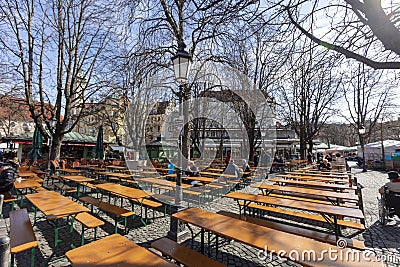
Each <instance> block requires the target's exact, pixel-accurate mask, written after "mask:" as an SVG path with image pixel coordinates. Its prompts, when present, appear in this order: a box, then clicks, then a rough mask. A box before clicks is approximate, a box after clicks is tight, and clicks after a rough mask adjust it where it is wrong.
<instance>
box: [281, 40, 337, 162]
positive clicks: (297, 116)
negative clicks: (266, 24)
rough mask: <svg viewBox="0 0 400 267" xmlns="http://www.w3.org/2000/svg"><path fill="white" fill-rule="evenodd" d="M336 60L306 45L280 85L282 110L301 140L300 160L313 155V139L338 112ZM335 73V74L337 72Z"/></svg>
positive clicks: (293, 59)
mask: <svg viewBox="0 0 400 267" xmlns="http://www.w3.org/2000/svg"><path fill="white" fill-rule="evenodd" d="M336 61H337V58H336V57H335V56H332V55H327V53H324V52H321V51H319V50H318V49H315V48H313V46H312V45H304V46H303V47H302V48H300V51H299V53H294V54H293V56H292V59H291V61H290V62H287V63H288V64H287V68H288V70H289V71H288V72H287V76H286V78H285V79H284V80H282V83H281V88H282V90H281V101H280V108H279V110H280V111H281V113H282V114H285V115H284V116H287V117H286V120H287V122H288V123H289V124H290V125H291V126H292V129H294V131H295V132H296V133H297V135H298V136H299V139H300V156H301V158H302V159H304V158H305V156H306V151H307V146H308V151H309V152H311V151H312V148H313V138H314V137H315V136H316V135H317V133H318V132H319V130H320V129H321V126H323V125H324V124H325V123H326V122H327V121H328V120H329V119H330V117H331V116H332V115H333V114H335V113H336V112H338V111H337V110H336V109H335V107H334V104H335V101H336V100H337V99H338V98H339V97H340V96H341V93H340V89H341V78H340V77H338V76H337V74H338V73H337V71H338V68H337V67H335V63H336ZM335 70H336V71H335Z"/></svg>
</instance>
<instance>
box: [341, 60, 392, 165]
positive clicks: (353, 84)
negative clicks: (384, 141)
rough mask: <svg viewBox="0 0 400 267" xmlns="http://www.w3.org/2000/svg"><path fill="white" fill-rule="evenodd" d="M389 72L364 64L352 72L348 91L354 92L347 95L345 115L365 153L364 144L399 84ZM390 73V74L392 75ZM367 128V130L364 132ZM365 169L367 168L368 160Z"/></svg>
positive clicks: (349, 73) (389, 103) (388, 106)
mask: <svg viewBox="0 0 400 267" xmlns="http://www.w3.org/2000/svg"><path fill="white" fill-rule="evenodd" d="M387 72H388V71H382V70H376V71H375V70H372V69H370V68H368V67H366V66H365V65H364V64H362V63H360V64H358V66H357V69H354V70H352V71H350V72H348V75H347V77H346V78H347V82H346V84H347V87H348V88H347V90H346V91H348V92H351V93H349V94H346V95H345V100H346V103H347V109H348V112H349V115H347V116H344V118H345V119H346V120H347V121H348V122H349V123H350V125H351V126H352V127H353V129H354V131H355V132H356V133H357V135H358V138H359V140H360V144H361V149H362V151H363V154H364V145H365V144H366V142H367V141H368V139H369V137H370V135H371V133H373V130H374V128H376V126H377V123H378V121H379V119H381V118H382V115H384V114H385V112H386V111H387V110H388V109H389V108H390V107H393V103H392V101H391V99H392V96H393V93H392V92H393V87H394V86H395V84H396V83H394V82H393V81H390V79H387V80H386V81H385V82H383V81H382V77H383V76H385V78H387V77H388V76H387ZM389 76H390V75H389ZM360 129H364V131H365V132H364V133H363V132H362V131H360ZM363 170H364V171H365V170H366V166H365V162H364V166H363Z"/></svg>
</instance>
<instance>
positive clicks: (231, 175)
mask: <svg viewBox="0 0 400 267" xmlns="http://www.w3.org/2000/svg"><path fill="white" fill-rule="evenodd" d="M200 174H201V175H207V176H213V177H226V178H236V176H235V175H233V174H225V173H214V172H200Z"/></svg>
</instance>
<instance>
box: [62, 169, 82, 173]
mask: <svg viewBox="0 0 400 267" xmlns="http://www.w3.org/2000/svg"><path fill="white" fill-rule="evenodd" d="M60 171H63V172H66V173H81V172H82V171H80V170H75V169H61V170H60Z"/></svg>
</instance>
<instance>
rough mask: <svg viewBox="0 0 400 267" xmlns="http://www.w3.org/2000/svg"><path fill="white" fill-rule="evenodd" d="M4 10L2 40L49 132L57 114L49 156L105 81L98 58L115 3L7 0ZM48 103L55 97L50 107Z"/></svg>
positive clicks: (38, 119) (35, 111)
mask: <svg viewBox="0 0 400 267" xmlns="http://www.w3.org/2000/svg"><path fill="white" fill-rule="evenodd" d="M0 12H1V17H2V20H1V21H0V28H1V29H2V32H3V33H4V34H2V35H1V36H0V44H1V46H2V47H3V48H4V49H5V51H6V53H7V56H8V57H9V58H10V61H9V62H10V65H11V67H12V69H13V71H15V72H16V73H18V74H19V75H20V76H19V77H20V79H19V83H20V85H21V86H22V87H23V88H24V95H25V100H26V104H27V105H28V107H29V111H30V114H31V116H32V118H33V120H34V121H35V123H36V124H37V125H38V126H39V128H40V130H41V132H42V134H43V135H45V136H48V135H49V133H48V132H47V131H46V129H45V127H44V126H43V124H42V123H44V124H45V125H46V126H47V129H50V125H49V119H50V118H51V117H53V118H55V119H56V120H57V124H56V127H55V129H52V131H51V132H50V135H52V137H53V150H52V151H51V155H50V157H51V159H56V158H58V157H59V154H60V147H61V142H62V139H63V136H64V135H65V134H66V133H67V132H69V131H71V130H72V129H73V127H74V126H75V125H76V124H77V122H78V121H79V120H80V119H81V118H82V116H84V106H85V103H86V101H87V100H88V99H89V98H91V97H92V96H93V95H94V94H95V93H96V91H98V90H100V89H101V88H102V86H103V85H104V84H102V82H101V81H102V80H101V78H100V77H101V75H100V72H98V70H99V69H101V68H99V65H100V63H101V61H99V60H98V59H99V57H100V56H101V55H102V53H103V52H104V51H105V47H106V44H107V40H108V37H109V35H110V26H109V25H112V24H113V23H109V22H110V19H111V13H112V10H111V7H110V5H108V4H107V5H106V3H100V2H94V1H90V0H84V1H75V0H69V1H61V0H52V1H50V2H49V1H34V0H29V1H20V0H5V1H3V2H2V3H1V4H0ZM102 67H104V66H102ZM35 101H38V102H39V103H40V106H41V108H40V109H36V108H35ZM47 103H52V105H51V107H52V108H51V109H50V110H46V108H45V107H46V104H47ZM72 111H73V112H74V114H72ZM72 115H74V116H72Z"/></svg>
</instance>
